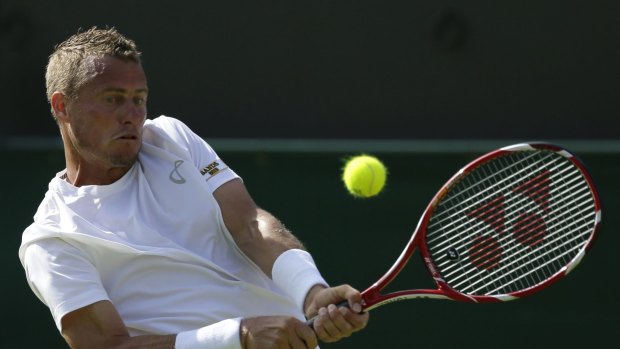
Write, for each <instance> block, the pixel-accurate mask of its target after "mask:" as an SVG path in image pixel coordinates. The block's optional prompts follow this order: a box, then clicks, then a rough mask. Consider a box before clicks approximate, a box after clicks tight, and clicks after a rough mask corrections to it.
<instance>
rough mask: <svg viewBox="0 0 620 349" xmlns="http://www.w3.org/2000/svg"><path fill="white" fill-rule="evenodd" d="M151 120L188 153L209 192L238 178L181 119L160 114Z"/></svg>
mask: <svg viewBox="0 0 620 349" xmlns="http://www.w3.org/2000/svg"><path fill="white" fill-rule="evenodd" d="M153 122H154V124H156V125H157V127H161V128H162V129H163V130H165V132H166V134H167V135H168V136H169V137H171V138H172V139H173V140H174V141H175V142H176V143H177V145H180V146H182V147H183V148H184V150H185V151H187V152H188V153H189V156H190V158H191V160H192V162H193V163H194V166H196V168H197V169H198V170H199V171H200V173H201V174H202V176H203V177H204V179H205V181H206V183H207V185H208V187H209V189H210V190H211V192H213V191H215V189H217V188H218V187H219V186H221V185H222V184H224V183H226V182H228V181H230V180H232V179H235V178H240V177H239V176H238V175H237V174H236V173H235V172H234V171H233V170H232V169H231V168H230V167H228V165H226V163H224V161H223V160H222V159H221V158H220V157H219V156H218V154H217V153H216V152H215V150H214V149H213V148H212V147H211V146H210V145H209V144H208V143H207V142H206V141H205V140H204V139H203V138H202V137H200V136H199V135H198V134H196V133H195V132H194V131H192V130H191V129H190V128H189V127H188V126H187V125H185V124H184V123H183V122H182V121H180V120H178V119H175V118H171V117H167V116H160V117H158V118H157V119H155V120H154V121H153Z"/></svg>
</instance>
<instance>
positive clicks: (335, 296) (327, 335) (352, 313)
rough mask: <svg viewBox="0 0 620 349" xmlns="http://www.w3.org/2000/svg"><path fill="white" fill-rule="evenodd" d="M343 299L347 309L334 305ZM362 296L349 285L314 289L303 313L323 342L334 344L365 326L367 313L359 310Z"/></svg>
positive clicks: (307, 298)
mask: <svg viewBox="0 0 620 349" xmlns="http://www.w3.org/2000/svg"><path fill="white" fill-rule="evenodd" d="M344 300H346V301H347V302H348V304H349V307H348V308H347V307H337V306H336V305H335V304H338V303H341V302H342V301H344ZM361 302H362V295H361V294H360V292H359V291H358V290H356V289H354V288H353V287H351V286H349V285H341V286H337V287H331V288H325V287H323V286H320V285H317V286H315V287H313V288H312V289H311V290H310V292H308V296H307V297H306V303H305V306H304V308H305V314H306V317H308V318H313V317H315V316H317V315H318V316H317V317H316V319H315V320H314V331H315V332H316V334H317V336H318V337H319V339H320V340H321V341H323V342H328V343H329V342H335V341H338V340H340V339H342V338H344V337H348V336H350V335H351V334H353V333H354V332H357V331H359V330H361V329H363V328H364V327H366V324H367V323H368V313H367V312H366V313H361V311H362V305H361Z"/></svg>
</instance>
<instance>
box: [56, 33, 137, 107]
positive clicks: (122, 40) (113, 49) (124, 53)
mask: <svg viewBox="0 0 620 349" xmlns="http://www.w3.org/2000/svg"><path fill="white" fill-rule="evenodd" d="M104 55H111V56H114V57H117V58H121V59H124V60H131V61H134V62H137V63H140V62H141V61H140V57H141V53H140V52H139V51H138V49H137V47H136V44H135V42H134V41H133V40H130V39H128V38H126V37H125V36H123V35H122V34H120V33H119V32H118V31H117V30H116V29H115V28H107V29H98V28H97V27H92V28H90V29H89V30H87V31H85V32H79V31H78V33H77V34H75V35H73V36H71V37H70V38H68V39H67V40H65V41H63V42H62V43H60V44H58V45H56V47H55V48H54V52H53V53H52V54H51V55H50V58H49V61H48V64H47V69H46V72H45V84H46V89H47V100H48V101H51V98H52V94H53V93H54V92H56V91H59V92H62V93H63V94H64V95H65V96H67V98H69V99H75V98H76V97H77V94H78V91H79V90H80V88H81V87H82V86H84V85H85V84H86V83H87V82H88V81H89V80H90V79H91V77H92V73H90V72H89V70H88V64H86V63H87V61H88V59H89V58H92V57H101V56H104Z"/></svg>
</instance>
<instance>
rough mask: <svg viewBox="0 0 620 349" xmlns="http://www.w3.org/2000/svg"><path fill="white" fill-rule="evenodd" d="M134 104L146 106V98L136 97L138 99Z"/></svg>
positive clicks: (135, 99) (134, 100)
mask: <svg viewBox="0 0 620 349" xmlns="http://www.w3.org/2000/svg"><path fill="white" fill-rule="evenodd" d="M133 102H134V103H135V104H136V105H145V104H146V98H144V97H136V98H134V99H133Z"/></svg>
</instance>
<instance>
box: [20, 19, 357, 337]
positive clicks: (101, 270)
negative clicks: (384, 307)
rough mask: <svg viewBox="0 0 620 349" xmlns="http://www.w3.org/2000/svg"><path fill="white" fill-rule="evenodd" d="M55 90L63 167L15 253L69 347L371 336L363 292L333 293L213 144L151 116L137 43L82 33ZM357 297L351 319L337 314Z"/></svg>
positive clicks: (65, 54)
mask: <svg viewBox="0 0 620 349" xmlns="http://www.w3.org/2000/svg"><path fill="white" fill-rule="evenodd" d="M46 83H47V97H48V100H49V103H50V105H51V111H52V114H53V116H54V118H55V120H56V121H57V123H58V126H59V128H60V134H61V136H62V140H63V144H64V152H65V159H66V168H65V169H64V170H62V171H60V172H59V173H57V175H56V176H55V177H54V178H52V180H51V182H50V183H49V189H48V191H47V192H46V194H45V197H44V199H43V201H42V203H41V204H40V206H39V208H38V210H37V212H36V214H35V216H34V222H33V223H32V224H31V225H30V226H29V227H28V228H26V229H25V231H24V233H23V237H22V245H21V247H20V250H19V257H20V260H21V262H22V264H23V266H24V269H25V273H26V277H27V280H28V283H29V285H30V287H31V288H32V291H33V292H34V294H35V295H36V296H37V297H38V298H39V299H40V300H41V301H42V302H43V303H45V304H46V305H47V306H48V307H49V309H50V311H51V314H52V317H53V319H54V321H55V323H56V326H57V328H58V330H59V331H60V332H61V334H62V336H63V337H64V338H65V340H66V341H67V343H68V344H69V346H70V347H71V348H74V349H75V348H86V349H98V348H108V349H110V348H160V349H167V348H170V349H172V348H176V349H199V348H205V349H206V348H210V349H220V348H221V349H233V348H235V349H238V348H244V349H254V348H256V349H261V348H315V347H316V346H317V345H318V342H319V340H320V341H323V342H333V341H337V340H340V339H341V338H344V337H347V336H349V335H351V334H352V333H354V332H356V331H358V330H360V329H362V328H364V327H365V326H366V324H367V321H368V314H367V313H361V314H360V311H361V306H360V302H361V295H360V293H359V292H358V291H357V290H355V289H354V288H352V287H350V286H348V285H340V286H337V287H329V286H328V284H327V283H326V281H325V280H324V279H323V277H322V276H321V274H320V272H319V271H318V270H317V268H316V266H315V263H314V262H313V259H312V257H311V255H310V254H309V253H308V252H306V251H305V250H304V248H303V246H302V244H301V243H300V242H299V241H298V239H296V238H295V237H294V236H293V235H292V234H291V233H290V232H289V231H288V230H287V229H286V228H285V227H284V226H283V225H282V224H281V223H280V221H279V220H278V219H276V218H275V217H274V216H273V215H271V214H270V213H268V212H267V211H265V210H262V209H260V208H259V207H257V205H256V204H255V203H254V202H253V200H252V198H251V196H250V195H249V194H248V192H247V191H246V188H245V186H244V184H243V182H242V180H241V179H240V177H239V176H238V175H237V174H236V173H235V172H234V171H233V170H232V169H231V168H229V167H228V166H227V165H226V163H225V162H224V161H223V160H222V159H220V158H219V157H218V155H217V154H216V152H215V151H214V150H213V149H212V148H211V147H210V146H209V145H208V144H207V143H206V142H205V141H204V140H203V139H202V138H201V137H199V136H198V135H197V134H195V133H194V132H192V130H190V129H189V128H188V127H187V126H186V125H185V124H183V123H182V122H181V121H179V120H177V119H175V118H171V117H166V116H160V117H157V118H155V119H152V120H151V119H149V120H146V103H147V96H148V88H147V79H146V76H145V73H144V70H143V68H142V66H141V53H140V52H139V51H138V50H137V48H136V45H135V43H134V42H133V41H132V40H130V39H128V38H126V37H124V36H123V35H122V34H120V33H119V32H118V31H116V30H115V29H113V28H112V29H98V28H92V29H90V30H87V31H84V32H80V33H77V34H75V35H73V36H72V37H70V38H69V39H67V40H66V41H64V42H63V43H61V44H59V45H58V46H56V48H55V51H54V52H53V53H52V55H51V56H50V59H49V63H48V66H47V72H46ZM345 300H346V301H348V303H349V306H350V308H351V309H350V310H349V309H347V308H338V307H336V306H334V304H337V303H339V302H341V301H345ZM315 315H318V318H317V319H316V321H315V322H314V325H313V327H314V328H310V327H309V326H307V325H306V323H305V319H306V318H308V317H313V316H315Z"/></svg>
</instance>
